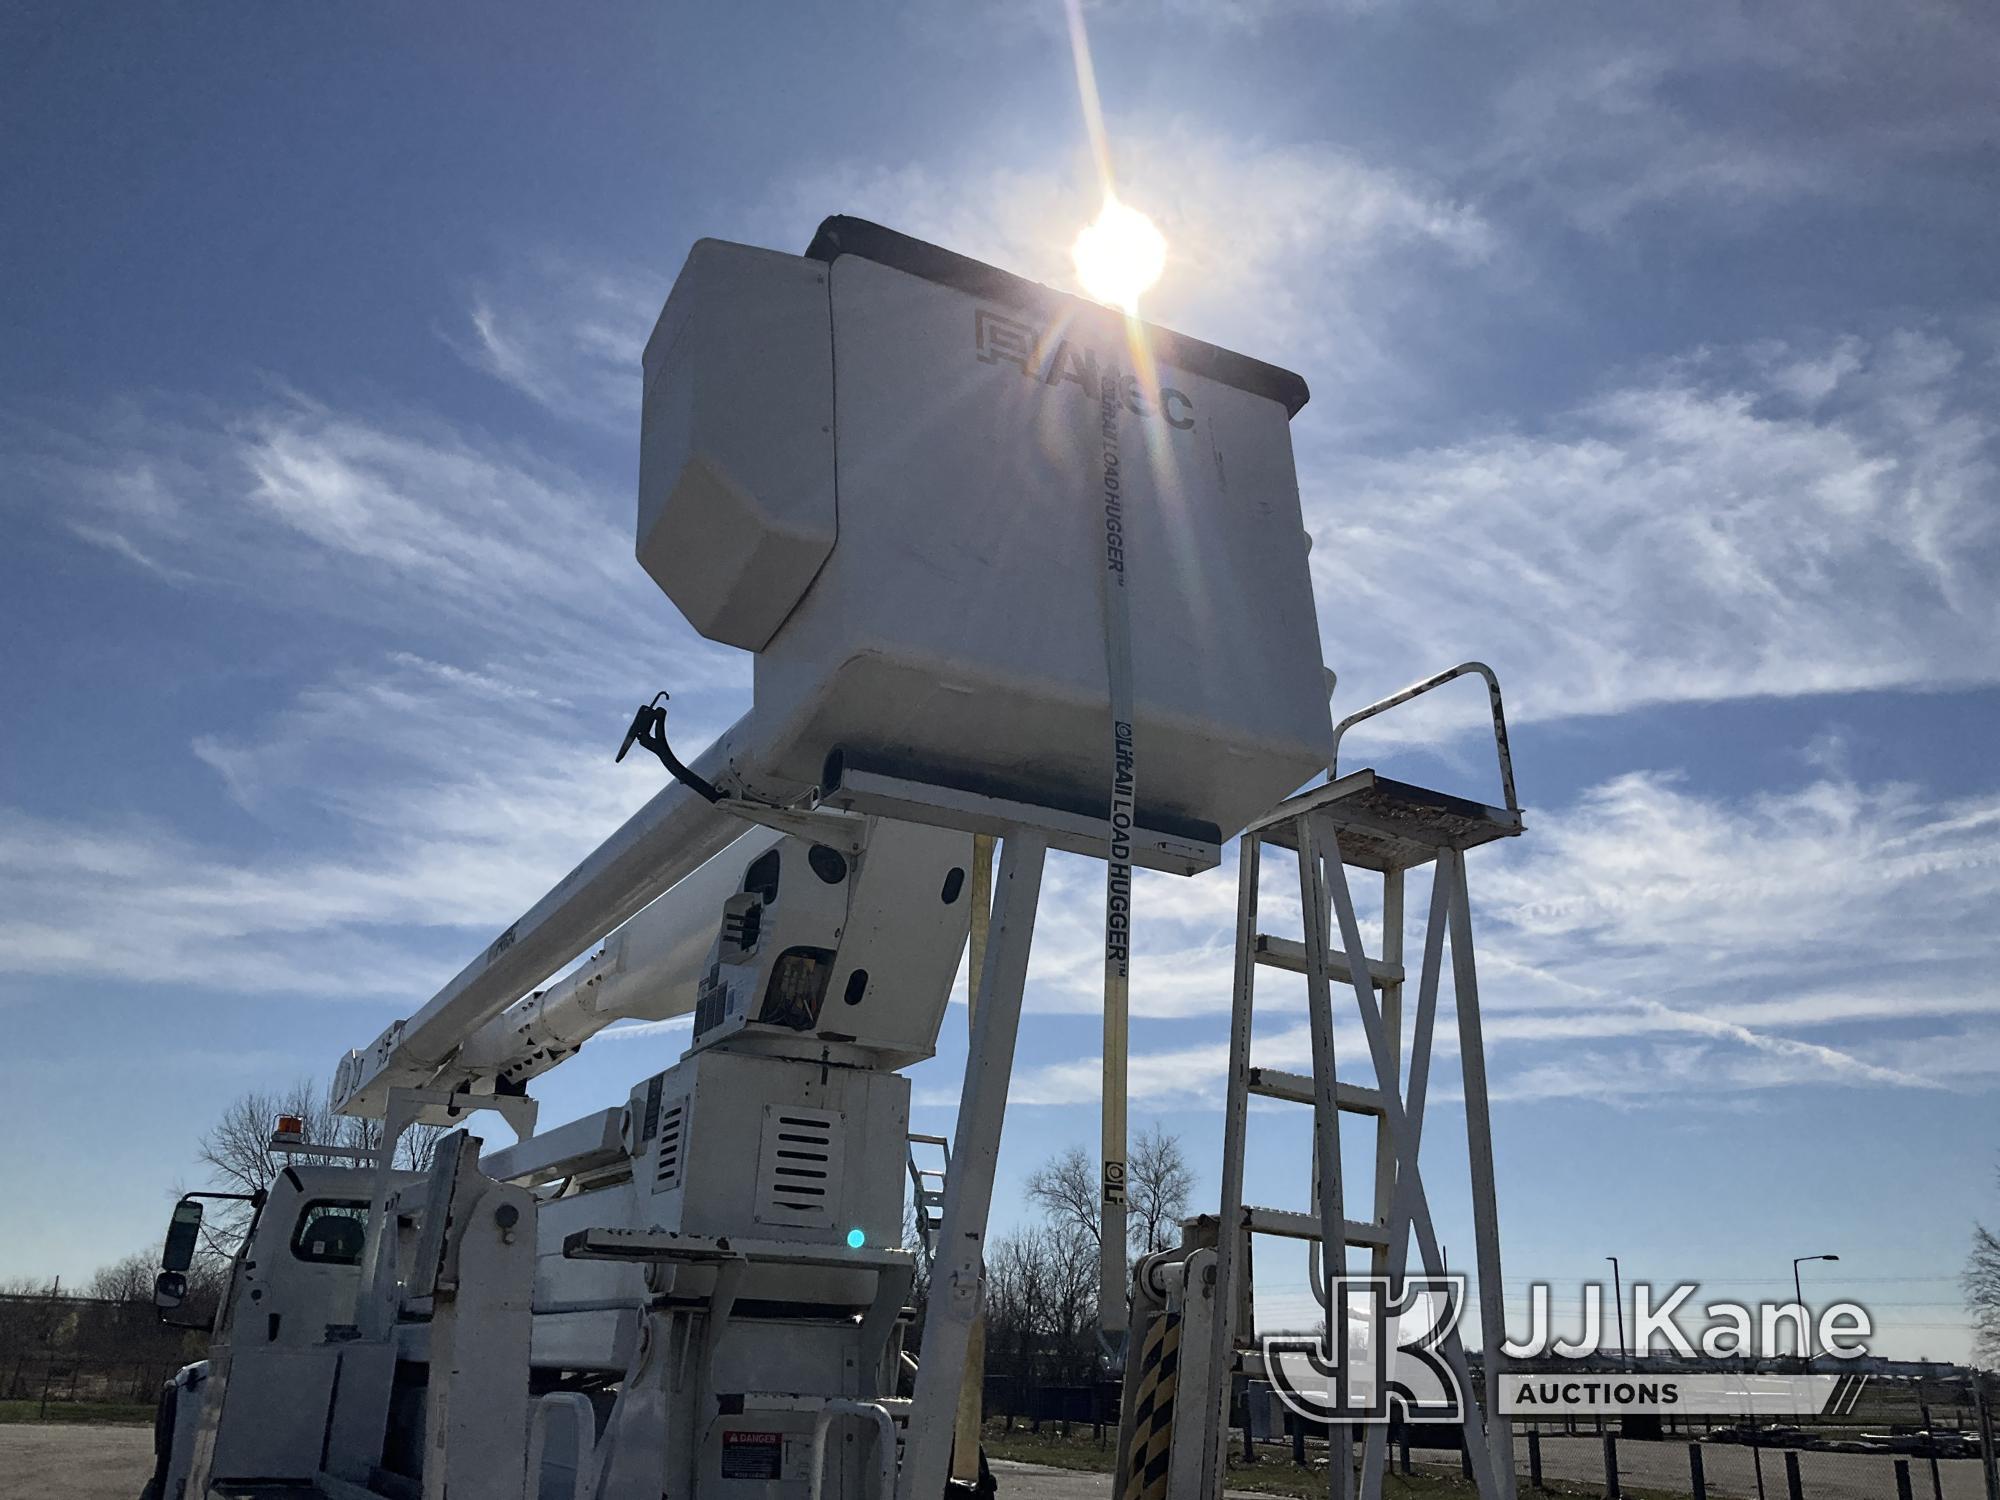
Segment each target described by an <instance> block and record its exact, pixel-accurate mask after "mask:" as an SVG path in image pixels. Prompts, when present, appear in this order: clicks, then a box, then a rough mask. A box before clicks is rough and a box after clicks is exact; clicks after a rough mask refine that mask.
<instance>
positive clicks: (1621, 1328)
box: [1604, 1255, 1632, 1370]
mask: <svg viewBox="0 0 2000 1500" xmlns="http://www.w3.org/2000/svg"><path fill="white" fill-rule="evenodd" d="M1604 1258H1605V1259H1606V1260H1608V1261H1610V1262H1611V1306H1612V1308H1613V1309H1614V1310H1615V1311H1616V1312H1617V1314H1618V1355H1619V1358H1620V1359H1622V1360H1623V1361H1624V1362H1625V1368H1626V1369H1628V1370H1629V1369H1631V1368H1632V1356H1631V1355H1630V1354H1629V1353H1628V1352H1627V1351H1626V1348H1625V1288H1624V1284H1623V1283H1622V1282H1621V1281H1620V1280H1619V1279H1618V1257H1617V1256H1615V1255H1607V1256H1605V1257H1604Z"/></svg>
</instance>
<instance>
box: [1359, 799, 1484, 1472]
mask: <svg viewBox="0 0 2000 1500" xmlns="http://www.w3.org/2000/svg"><path fill="white" fill-rule="evenodd" d="M1448 853H1449V851H1444V852H1442V853H1441V854H1440V865H1442V862H1443V859H1444V856H1445V854H1448ZM1326 862H1327V868H1328V870H1329V871H1330V875H1329V878H1328V880H1327V885H1328V886H1329V888H1330V889H1331V891H1332V895H1333V908H1334V913H1335V915H1336V916H1337V917H1338V918H1339V921H1340V939H1341V942H1342V943H1343V944H1344V945H1346V949H1347V951H1348V952H1350V953H1359V952H1361V951H1362V949H1361V924H1360V923H1359V922H1358V921H1357V920H1356V918H1355V915H1354V898H1353V896H1352V895H1351V894H1350V893H1349V892H1348V889H1347V873H1346V868H1345V866H1344V864H1343V863H1342V860H1341V857H1340V841H1339V837H1338V835H1337V834H1336V833H1335V832H1334V830H1333V829H1332V827H1330V826H1329V827H1328V828H1327V829H1326ZM1436 878H1439V879H1451V878H1453V877H1452V876H1451V875H1450V874H1448V873H1447V872H1446V871H1445V870H1443V869H1442V868H1441V869H1440V871H1439V873H1438V876H1437V877H1436ZM1455 889H1456V899H1458V900H1463V899H1464V890H1463V887H1462V885H1459V886H1456V887H1455ZM1455 957H1456V955H1455V954H1454V958H1455ZM1454 967H1456V965H1455V964H1454ZM1350 977H1351V978H1352V980H1353V983H1354V999H1355V1003H1356V1004H1357V1005H1359V1006H1360V1008H1361V1023H1362V1027H1363V1029H1364V1030H1365V1031H1366V1032H1367V1034H1368V1047H1369V1051H1370V1053H1371V1054H1372V1056H1373V1058H1374V1062H1375V1068H1376V1072H1377V1073H1378V1075H1379V1074H1380V1073H1382V1072H1384V1071H1386V1070H1387V1067H1388V1037H1387V1036H1386V1035H1384V1033H1383V1029H1382V1017H1381V1013H1380V1012H1379V1011H1378V1010H1377V1008H1376V1005H1375V995H1374V988H1373V986H1372V985H1371V984H1370V982H1369V980H1368V976H1367V969H1366V967H1365V966H1363V965H1359V964H1357V965H1355V966H1354V968H1353V972H1352V974H1351V976H1350ZM1382 1110H1383V1119H1384V1122H1385V1124H1386V1125H1387V1126H1388V1128H1389V1130H1390V1132H1391V1133H1392V1135H1393V1137H1394V1138H1395V1140H1396V1142H1397V1156H1398V1160H1397V1167H1396V1176H1397V1180H1398V1182H1399V1183H1400V1182H1402V1181H1403V1180H1404V1179H1405V1178H1407V1179H1408V1182H1409V1194H1410V1200H1409V1201H1410V1205H1411V1214H1412V1227H1413V1228H1414V1229H1415V1230H1416V1233H1417V1245H1418V1247H1419V1248H1420V1249H1421V1250H1422V1252H1423V1259H1424V1266H1425V1269H1426V1270H1427V1271H1428V1272H1429V1273H1430V1274H1431V1275H1433V1276H1442V1275H1443V1274H1444V1259H1443V1256H1442V1255H1441V1253H1440V1252H1439V1249H1438V1242H1437V1231H1436V1229H1435V1227H1434V1226H1433V1225H1432V1223H1431V1213H1430V1204H1429V1202H1428V1200H1427V1199H1426V1198H1425V1196H1424V1189H1423V1178H1422V1174H1421V1173H1420V1171H1419V1169H1418V1167H1417V1158H1416V1154H1415V1152H1414V1151H1412V1150H1411V1149H1410V1147H1411V1136H1410V1131H1409V1127H1408V1122H1407V1120H1406V1118H1405V1116H1404V1113H1403V1101H1402V1100H1401V1099H1399V1098H1398V1097H1397V1096H1396V1095H1395V1094H1394V1093H1390V1092H1384V1094H1383V1095H1382ZM1441 1352H1442V1353H1443V1354H1444V1357H1445V1361H1446V1363H1447V1364H1449V1365H1450V1366H1451V1370H1452V1374H1453V1376H1454V1377H1455V1378H1456V1379H1457V1381H1458V1383H1459V1389H1460V1392H1461V1393H1462V1395H1463V1397H1464V1404H1465V1436H1466V1457H1467V1459H1468V1461H1469V1462H1470V1463H1471V1465H1472V1477H1473V1482H1474V1484H1475V1485H1477V1486H1478V1489H1479V1493H1480V1495H1481V1496H1482V1497H1483V1500H1501V1497H1502V1495H1503V1492H1502V1491H1501V1490H1500V1489H1499V1488H1498V1482H1499V1481H1498V1479H1497V1476H1496V1475H1495V1474H1494V1469H1493V1458H1492V1451H1491V1446H1490V1444H1489V1442H1488V1440H1487V1437H1486V1424H1485V1422H1484V1420H1483V1418H1482V1416H1481V1414H1480V1410H1479V1407H1478V1405H1477V1403H1475V1402H1474V1401H1473V1400H1472V1372H1471V1369H1470V1367H1469V1366H1468V1364H1467V1362H1466V1358H1465V1346H1464V1344H1463V1343H1462V1342H1461V1340H1460V1339H1459V1337H1458V1334H1457V1332H1456V1330H1454V1331H1452V1332H1451V1333H1449V1334H1447V1335H1446V1336H1445V1338H1444V1341H1443V1344H1442V1349H1441ZM1513 1471H1514V1465H1513V1457H1512V1454H1511V1453H1510V1454H1509V1456H1508V1461H1507V1464H1506V1473H1507V1475H1508V1476H1509V1479H1510V1480H1511V1477H1512V1475H1513ZM1506 1493H1509V1494H1511V1491H1509V1492H1506Z"/></svg>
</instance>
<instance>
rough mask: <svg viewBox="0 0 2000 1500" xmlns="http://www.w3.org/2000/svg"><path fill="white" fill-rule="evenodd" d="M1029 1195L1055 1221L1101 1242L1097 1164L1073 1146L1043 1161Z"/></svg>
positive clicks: (1047, 1216)
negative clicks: (1099, 1238)
mask: <svg viewBox="0 0 2000 1500" xmlns="http://www.w3.org/2000/svg"><path fill="white" fill-rule="evenodd" d="M1028 1197H1029V1199H1030V1200H1031V1201H1032V1202H1033V1203H1034V1204H1035V1206H1036V1207H1038V1208H1039V1209H1041V1211H1042V1213H1043V1215H1044V1216H1045V1217H1046V1218H1047V1219H1048V1220H1049V1222H1050V1223H1052V1224H1062V1225H1065V1226H1068V1227H1071V1228H1074V1229H1076V1230H1077V1231H1078V1232H1079V1233H1081V1234H1083V1235H1086V1236H1088V1237H1089V1240H1090V1243H1091V1245H1092V1246H1093V1247H1094V1246H1095V1245H1096V1244H1097V1236H1098V1228H1097V1226H1098V1213H1099V1210H1098V1200H1097V1168H1096V1167H1095V1166H1093V1165H1092V1164H1091V1160H1090V1158H1089V1157H1087V1156H1085V1155H1084V1154H1083V1148H1082V1147H1081V1146H1071V1147H1070V1148H1069V1149H1068V1150H1067V1151H1060V1152H1058V1153H1056V1155H1054V1156H1052V1157H1050V1158H1049V1159H1048V1160H1047V1161H1045V1162H1043V1163H1042V1164H1041V1165H1040V1166H1039V1167H1037V1168H1036V1169H1035V1171H1034V1174H1033V1175H1032V1176H1030V1177H1029V1178H1028Z"/></svg>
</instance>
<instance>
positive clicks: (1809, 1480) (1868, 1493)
mask: <svg viewBox="0 0 2000 1500" xmlns="http://www.w3.org/2000/svg"><path fill="white" fill-rule="evenodd" d="M1516 1447H1517V1451H1518V1453H1519V1463H1518V1467H1519V1469H1520V1472H1521V1473H1522V1475H1523V1476H1525V1475H1526V1474H1527V1471H1528V1444H1527V1440H1526V1439H1525V1438H1523V1439H1520V1440H1519V1441H1518V1443H1517V1445H1516ZM1758 1452H1759V1450H1755V1449H1750V1448H1745V1447H1742V1446H1741V1445H1739V1444H1736V1443H1703V1444H1702V1445H1701V1453H1702V1472H1703V1474H1704V1476H1705V1477H1706V1478H1707V1480H1708V1490H1709V1493H1710V1494H1712V1495H1730V1496H1742V1497H1747V1500H1757V1471H1756V1465H1755V1458H1754V1457H1753V1455H1754V1454H1757V1453H1758ZM1761 1457H1762V1459H1763V1465H1764V1494H1765V1495H1766V1496H1767V1497H1768V1500H1785V1497H1786V1493H1787V1492H1786V1488H1785V1455H1784V1454H1783V1452H1782V1451H1780V1450H1778V1449H1775V1448H1766V1449H1763V1450H1761ZM1618 1472H1619V1474H1620V1476H1621V1477H1622V1479H1623V1481H1624V1484H1625V1485H1626V1486H1627V1487H1628V1488H1633V1489H1648V1490H1665V1491H1668V1492H1669V1493H1673V1494H1680V1495H1686V1494H1689V1493H1691V1492H1692V1488H1693V1487H1692V1485H1691V1484H1690V1483H1689V1479H1688V1450H1687V1443H1686V1442H1685V1441H1681V1442H1673V1441H1668V1442H1659V1443H1642V1442H1630V1441H1625V1442H1620V1443H1619V1444H1618ZM1542 1477H1543V1478H1544V1479H1551V1480H1554V1479H1564V1480H1573V1481H1575V1482H1576V1483H1578V1484H1586V1485H1590V1486H1591V1487H1592V1488H1595V1489H1599V1490H1601V1489H1602V1488H1603V1486H1604V1445H1603V1443H1602V1442H1601V1441H1600V1440H1599V1439H1597V1438H1594V1437H1574V1438H1564V1437H1545V1438H1543V1439H1542ZM1938 1481H1939V1485H1940V1488H1941V1489H1942V1490H1943V1492H1944V1500H1984V1497H1985V1493H1986V1485H1985V1479H1984V1477H1983V1476H1982V1474H1981V1473H1980V1467H1979V1461H1978V1460H1977V1459H1971V1458H1954V1459H1947V1460H1945V1461H1943V1462H1941V1463H1939V1464H1938ZM1524 1488H1525V1486H1524ZM1910 1490H1911V1493H1912V1494H1913V1495H1914V1496H1915V1497H1916V1500H1932V1490H1931V1473H1930V1463H1929V1461H1928V1460H1926V1459H1921V1458H1913V1459H1911V1460H1910ZM1799 1492H1800V1494H1801V1495H1802V1496H1803V1497H1804V1500H1895V1494H1896V1470H1895V1464H1894V1461H1893V1460H1892V1459H1890V1458H1889V1457H1888V1456H1886V1455H1884V1454H1876V1453H1801V1454H1800V1455H1799Z"/></svg>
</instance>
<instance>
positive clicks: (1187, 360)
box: [806, 214, 1312, 417]
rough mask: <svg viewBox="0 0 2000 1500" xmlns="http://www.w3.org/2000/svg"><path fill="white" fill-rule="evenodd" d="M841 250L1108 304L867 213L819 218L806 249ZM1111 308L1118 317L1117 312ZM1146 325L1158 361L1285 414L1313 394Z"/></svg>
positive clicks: (1264, 369)
mask: <svg viewBox="0 0 2000 1500" xmlns="http://www.w3.org/2000/svg"><path fill="white" fill-rule="evenodd" d="M843 255H858V256H860V257H861V258H862V259H863V260H872V261H874V262H876V263H877V264H878V265H884V266H889V267H891V268H893V269H894V270H898V271H904V272H907V273H908V274H909V275H911V276H921V277H922V278H923V279H924V280H925V281H935V282H937V283H938V284H939V285H940V286H949V287H956V288H957V289H958V290H959V291H961V292H969V293H971V294H972V295H973V296H975V297H984V298H986V299H987V300H988V301H991V302H1004V303H1007V304H1008V305H1009V306H1012V307H1028V308H1034V309H1037V310H1055V311H1068V310H1070V309H1071V308H1074V307H1078V306H1082V307H1087V308H1090V309H1092V310H1093V311H1097V312H1108V311H1109V309H1104V308H1099V307H1098V305H1097V304H1096V303H1094V302H1086V301H1084V300H1083V299H1082V298H1080V297H1073V296H1071V295H1070V294H1069V293H1067V292H1059V291H1057V290H1056V289H1055V288H1054V287H1048V286H1043V285H1042V284H1041V283H1040V282H1039V281H1030V280H1028V278H1027V277H1025V276H1016V275H1015V274H1014V273H1013V272H1012V271H1003V270H1001V269H1000V268H999V267H998V266H989V265H987V264H986V262H984V261H980V260H974V259H973V258H972V257H971V256H969V255H960V254H959V253H958V252H957V251H955V250H947V249H945V248H944V247H943V246H941V245H933V244H930V243H929V242H928V241H925V240H919V239H912V238H911V237H910V236H909V235H907V234H898V233H897V232H896V231H895V230H893V229H885V228H883V227H882V226H881V225H880V224H871V223H870V222H869V221H868V220H866V219H856V218H850V217H849V216H848V215H846V214H835V215H834V216H833V217H832V218H830V219H826V220H823V221H822V222H821V224H820V226H819V232H818V233H817V234H815V235H814V236H813V238H812V243H811V244H810V245H808V246H806V257H807V259H809V260H820V261H825V262H826V263H827V264H828V265H832V264H833V263H834V262H835V261H836V260H838V259H840V257H841V256H843ZM1111 315H1112V316H1114V317H1115V316H1116V313H1112V314H1111ZM1145 328H1146V334H1147V338H1148V340H1149V341H1150V343H1151V344H1152V349H1153V357H1154V358H1155V359H1157V360H1158V361H1159V362H1160V363H1161V364H1163V365H1172V366H1173V367H1174V368H1175V369H1176V370H1186V371H1187V372H1188V373H1189V374H1192V375H1200V376H1202V377H1203V378H1205V379H1208V380H1216V381H1220V382H1221V383H1222V384H1224V385H1233V386H1235V387H1236V389H1238V390H1239V391H1248V392H1250V394H1251V395H1253V396H1264V397H1267V398H1268V399H1270V400H1272V401H1277V402H1280V403H1282V404H1283V405H1284V408H1285V414H1286V415H1287V416H1291V417H1296V416H1297V415H1298V414H1299V409H1300V408H1301V407H1303V406H1304V405H1305V404H1306V402H1307V401H1308V400H1309V399H1311V395H1312V393H1311V392H1310V391H1308V390H1307V389H1306V383H1305V381H1304V380H1303V379H1302V378H1301V377H1299V376H1297V375H1294V374H1293V373H1292V372H1291V371H1290V370H1282V369H1280V368H1278V366H1276V365H1267V364H1265V363H1264V361H1263V360H1261V359H1252V358H1251V357H1250V356H1249V355H1247V354H1238V353H1236V352H1235V351H1234V350H1230V349H1224V348H1221V347H1219V346H1218V345H1215V344H1206V343H1203V342H1202V341H1201V340H1200V339H1191V338H1189V337H1188V336H1187V335H1186V334H1182V333H1175V332H1174V331H1173V330H1172V329H1170V328H1161V327H1160V326H1158V325H1157V324H1154V323H1148V324H1146V325H1145Z"/></svg>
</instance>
